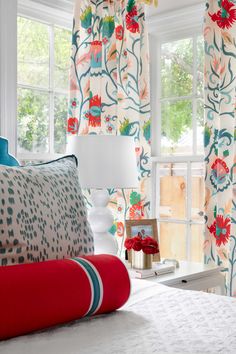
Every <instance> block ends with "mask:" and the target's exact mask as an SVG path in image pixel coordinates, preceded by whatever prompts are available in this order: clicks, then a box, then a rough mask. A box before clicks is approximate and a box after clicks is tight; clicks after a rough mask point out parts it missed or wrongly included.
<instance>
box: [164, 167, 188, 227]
mask: <svg viewBox="0 0 236 354" xmlns="http://www.w3.org/2000/svg"><path fill="white" fill-rule="evenodd" d="M186 175H187V165H186V164H184V163H176V164H163V165H162V166H161V168H160V217H161V218H165V219H166V218H171V219H182V220H183V219H186V195H187V190H186Z"/></svg>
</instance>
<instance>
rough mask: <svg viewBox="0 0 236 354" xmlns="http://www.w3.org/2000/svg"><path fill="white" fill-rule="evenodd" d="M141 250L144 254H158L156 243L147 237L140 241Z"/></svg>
mask: <svg viewBox="0 0 236 354" xmlns="http://www.w3.org/2000/svg"><path fill="white" fill-rule="evenodd" d="M142 250H143V252H144V253H146V254H155V253H158V252H159V248H158V243H157V241H156V240H154V238H152V237H150V236H148V237H145V238H144V239H143V240H142Z"/></svg>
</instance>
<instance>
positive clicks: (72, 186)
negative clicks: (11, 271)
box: [0, 155, 94, 265]
mask: <svg viewBox="0 0 236 354" xmlns="http://www.w3.org/2000/svg"><path fill="white" fill-rule="evenodd" d="M93 250H94V245H93V235H92V231H91V228H90V226H89V223H88V220H87V210H86V206H85V201H84V197H83V195H82V191H81V188H80V184H79V179H78V171H77V159H76V157H75V156H73V155H71V156H66V157H63V158H60V159H58V160H56V161H52V162H49V163H45V164H40V165H33V166H25V167H7V166H0V265H12V264H17V263H31V262H39V261H45V260H48V259H62V258H71V257H77V256H81V255H85V254H93Z"/></svg>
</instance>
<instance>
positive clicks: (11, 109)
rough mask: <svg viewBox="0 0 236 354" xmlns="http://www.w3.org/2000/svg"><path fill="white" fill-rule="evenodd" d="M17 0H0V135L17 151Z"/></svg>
mask: <svg viewBox="0 0 236 354" xmlns="http://www.w3.org/2000/svg"><path fill="white" fill-rule="evenodd" d="M16 19H17V0H7V1H6V0H0V135H2V136H5V137H6V138H8V140H9V150H10V152H11V153H12V154H15V152H16V138H15V137H16V106H17V96H16V81H17V36H16V31H17V22H16Z"/></svg>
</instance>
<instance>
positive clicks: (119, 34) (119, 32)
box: [116, 25, 124, 41]
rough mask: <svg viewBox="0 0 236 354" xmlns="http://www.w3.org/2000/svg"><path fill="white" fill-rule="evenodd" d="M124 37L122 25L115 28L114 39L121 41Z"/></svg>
mask: <svg viewBox="0 0 236 354" xmlns="http://www.w3.org/2000/svg"><path fill="white" fill-rule="evenodd" d="M123 37H124V28H123V26H122V25H119V26H117V27H116V39H119V41H121V40H122V39H123Z"/></svg>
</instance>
